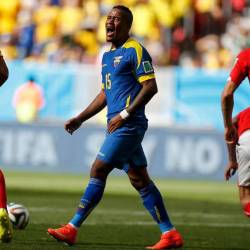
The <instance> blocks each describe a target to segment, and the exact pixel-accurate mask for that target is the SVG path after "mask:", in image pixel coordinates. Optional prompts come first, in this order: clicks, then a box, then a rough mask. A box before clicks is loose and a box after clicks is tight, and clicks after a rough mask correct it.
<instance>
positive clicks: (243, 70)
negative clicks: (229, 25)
mask: <svg viewBox="0 0 250 250" xmlns="http://www.w3.org/2000/svg"><path fill="white" fill-rule="evenodd" d="M245 54H246V53H245V51H242V52H241V53H240V54H239V55H238V56H237V57H236V59H235V63H234V66H233V69H232V70H231V73H230V77H229V80H231V81H233V82H234V83H235V84H237V85H239V84H240V83H241V82H242V81H243V80H244V79H245V77H246V76H247V75H248V67H247V61H246V59H245V58H246V55H245Z"/></svg>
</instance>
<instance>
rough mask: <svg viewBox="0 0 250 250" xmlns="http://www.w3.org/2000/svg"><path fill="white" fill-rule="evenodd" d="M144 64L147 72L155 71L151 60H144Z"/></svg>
mask: <svg viewBox="0 0 250 250" xmlns="http://www.w3.org/2000/svg"><path fill="white" fill-rule="evenodd" d="M142 65H143V69H144V72H145V73H149V72H153V71H154V69H153V67H152V65H151V63H150V61H144V62H142Z"/></svg>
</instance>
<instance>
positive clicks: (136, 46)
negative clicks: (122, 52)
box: [122, 38, 146, 54]
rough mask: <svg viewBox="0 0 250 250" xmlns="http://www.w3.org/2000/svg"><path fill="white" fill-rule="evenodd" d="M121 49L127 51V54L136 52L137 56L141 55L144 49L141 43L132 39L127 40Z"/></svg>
mask: <svg viewBox="0 0 250 250" xmlns="http://www.w3.org/2000/svg"><path fill="white" fill-rule="evenodd" d="M122 48H124V49H126V50H128V52H131V53H133V52H136V53H137V54H142V53H143V52H144V51H146V49H145V48H144V47H143V45H142V44H141V43H139V42H138V41H137V40H136V39H134V38H129V39H128V40H127V41H126V42H125V43H124V44H123V46H122Z"/></svg>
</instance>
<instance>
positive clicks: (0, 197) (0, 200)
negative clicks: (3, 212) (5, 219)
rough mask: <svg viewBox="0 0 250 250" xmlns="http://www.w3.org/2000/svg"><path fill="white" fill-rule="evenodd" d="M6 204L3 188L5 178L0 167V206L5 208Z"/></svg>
mask: <svg viewBox="0 0 250 250" xmlns="http://www.w3.org/2000/svg"><path fill="white" fill-rule="evenodd" d="M6 205H7V195H6V188H5V180H4V175H3V172H2V171H1V169H0V208H5V209H6Z"/></svg>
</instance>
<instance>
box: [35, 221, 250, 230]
mask: <svg viewBox="0 0 250 250" xmlns="http://www.w3.org/2000/svg"><path fill="white" fill-rule="evenodd" d="M32 224H37V225H38V224H41V222H38V221H32ZM84 225H88V226H95V225H102V226H104V225H107V226H109V225H110V226H112V225H118V226H156V223H155V222H153V221H129V222H128V221H127V222H126V221H121V222H118V221H117V222H114V221H107V222H105V221H102V222H100V221H99V222H95V221H90V222H88V221H86V222H84V224H83V226H84ZM174 225H175V226H190V227H219V228H247V229H250V224H244V223H216V222H215V223H213V222H206V223H196V222H191V223H182V222H175V223H174Z"/></svg>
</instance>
